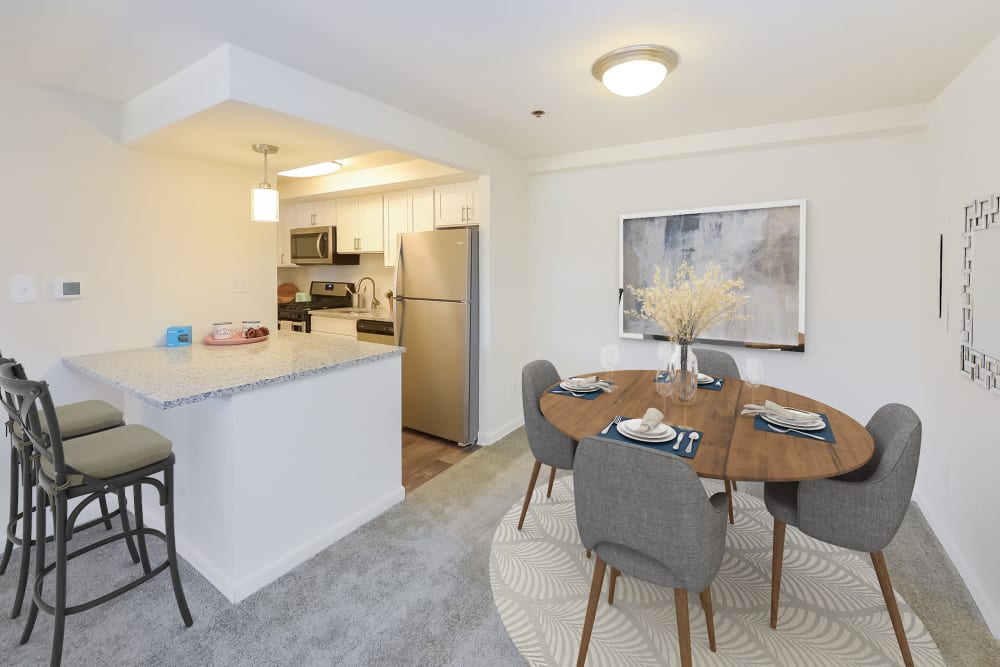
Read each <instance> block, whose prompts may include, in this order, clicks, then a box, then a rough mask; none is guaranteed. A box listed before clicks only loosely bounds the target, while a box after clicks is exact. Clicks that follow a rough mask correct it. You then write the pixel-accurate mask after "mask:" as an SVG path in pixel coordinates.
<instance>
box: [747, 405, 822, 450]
mask: <svg viewBox="0 0 1000 667" xmlns="http://www.w3.org/2000/svg"><path fill="white" fill-rule="evenodd" d="M817 414H818V415H819V416H820V417H822V418H823V421H824V422H826V428H824V429H823V430H818V431H803V433H812V434H813V435H816V436H819V437H821V438H823V439H824V440H826V441H827V442H828V443H830V444H833V443H835V442H837V439H836V438H834V437H833V429H831V428H830V420H829V419H827V416H826V415H825V414H823V413H822V412H819V413H817ZM768 424H769V422H767V421H765V420H764V418H763V417H761V416H760V415H757V416H756V417H754V418H753V427H754V430H757V431H767V432H768V433H778V432H777V431H775V430H774V429H773V428H771V427H770V426H769V425H768ZM774 426H777V427H778V428H785V427H784V426H778V425H777V424H775V425H774ZM778 435H794V436H795V437H796V438H802V439H803V440H812V441H813V442H819V440H817V439H816V438H810V437H809V436H808V435H802V433H796V432H795V431H789V432H788V433H778Z"/></svg>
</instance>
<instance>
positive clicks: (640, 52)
mask: <svg viewBox="0 0 1000 667" xmlns="http://www.w3.org/2000/svg"><path fill="white" fill-rule="evenodd" d="M676 68H677V54H676V53H674V52H673V51H671V50H670V49H668V48H667V47H665V46H659V45H657V44H635V45H633V46H625V47H622V48H620V49H615V50H614V51H609V52H608V53H605V54H604V55H603V56H601V57H600V58H598V59H597V60H596V61H595V62H594V66H593V68H591V70H590V71H591V73H592V74H593V75H594V78H595V79H597V80H598V81H600V82H601V83H603V84H604V85H605V86H606V87H607V89H608V90H610V91H611V92H612V93H614V94H615V95H621V96H622V97H637V96H639V95H645V94H646V93H648V92H649V91H651V90H653V89H654V88H656V87H657V86H658V85H660V83H661V82H662V81H663V79H664V78H665V77H666V76H667V73H668V72H672V71H674V69H676Z"/></svg>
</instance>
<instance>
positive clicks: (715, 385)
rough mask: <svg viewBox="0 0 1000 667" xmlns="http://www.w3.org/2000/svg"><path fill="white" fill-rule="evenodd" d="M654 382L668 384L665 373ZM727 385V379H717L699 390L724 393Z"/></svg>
mask: <svg viewBox="0 0 1000 667" xmlns="http://www.w3.org/2000/svg"><path fill="white" fill-rule="evenodd" d="M653 382H666V380H664V379H663V373H658V374H657V375H656V377H655V378H653ZM725 384H726V378H715V381H714V382H707V383H705V384H699V385H698V388H699V389H711V390H712V391H722V387H723V385H725Z"/></svg>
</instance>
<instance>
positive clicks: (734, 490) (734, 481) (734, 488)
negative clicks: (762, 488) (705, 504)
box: [731, 479, 739, 493]
mask: <svg viewBox="0 0 1000 667" xmlns="http://www.w3.org/2000/svg"><path fill="white" fill-rule="evenodd" d="M731 481H732V484H733V493H736V492H737V491H739V489H737V488H736V480H735V479H734V480H731Z"/></svg>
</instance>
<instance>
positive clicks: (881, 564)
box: [871, 551, 913, 667]
mask: <svg viewBox="0 0 1000 667" xmlns="http://www.w3.org/2000/svg"><path fill="white" fill-rule="evenodd" d="M871 556H872V564H873V565H874V566H875V574H876V575H877V576H878V585H879V587H881V588H882V597H884V598H885V606H886V608H887V609H888V610H889V618H890V619H891V620H892V629H893V632H895V633H896V641H897V642H899V651H900V653H902V654H903V663H904V664H905V665H906V667H913V657H912V656H911V655H910V644H909V643H908V642H907V641H906V630H905V629H904V628H903V619H902V618H900V616H899V606H898V605H897V604H896V595H895V593H893V591H892V581H891V580H890V579H889V568H887V567H886V565H885V555H884V554H883V553H882V552H881V551H875V552H873V553H872V555H871Z"/></svg>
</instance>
